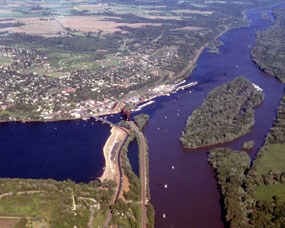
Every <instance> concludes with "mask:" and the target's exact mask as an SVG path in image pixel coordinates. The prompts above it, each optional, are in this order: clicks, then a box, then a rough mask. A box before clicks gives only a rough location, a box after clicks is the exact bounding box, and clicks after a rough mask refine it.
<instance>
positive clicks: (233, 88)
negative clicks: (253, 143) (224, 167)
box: [180, 77, 264, 149]
mask: <svg viewBox="0 0 285 228" xmlns="http://www.w3.org/2000/svg"><path fill="white" fill-rule="evenodd" d="M263 99H264V94H263V92H262V90H261V89H260V88H259V87H257V86H255V85H254V84H252V83H251V82H250V81H249V80H247V79H246V78H244V77H237V78H236V79H234V80H232V81H231V82H228V83H226V84H224V85H221V86H219V87H217V88H216V89H214V90H213V91H211V92H210V93H209V95H208V96H207V98H206V99H205V101H204V102H203V103H202V105H201V106H200V107H198V108H197V109H196V110H195V111H194V112H193V113H192V114H191V115H190V116H189V117H188V120H187V122H186V126H185V128H184V131H183V132H182V135H181V137H180V140H181V142H182V144H183V146H184V147H185V148H190V149H194V148H198V147H205V146H210V145H215V144H218V143H224V142H228V141H232V140H234V139H236V138H238V137H240V136H242V135H244V134H246V133H248V132H249V131H250V129H251V128H252V126H253V125H254V107H256V106H257V105H259V104H260V103H261V102H262V101H263Z"/></svg>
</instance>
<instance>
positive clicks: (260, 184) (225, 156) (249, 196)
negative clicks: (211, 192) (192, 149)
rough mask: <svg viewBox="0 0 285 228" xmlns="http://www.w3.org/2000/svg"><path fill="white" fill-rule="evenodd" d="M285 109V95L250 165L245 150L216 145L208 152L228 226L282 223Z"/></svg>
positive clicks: (284, 220) (284, 214)
mask: <svg viewBox="0 0 285 228" xmlns="http://www.w3.org/2000/svg"><path fill="white" fill-rule="evenodd" d="M284 113H285V96H284V97H283V99H282V101H281V103H280V106H279V109H278V111H277V119H276V121H275V123H274V126H273V127H272V129H271V130H270V132H269V133H268V135H267V137H266V139H265V144H264V146H263V147H262V148H261V149H260V150H259V152H258V155H257V158H256V159H255V161H254V162H253V165H252V167H250V158H249V156H248V155H247V154H246V153H245V152H237V151H232V150H231V149H227V148H218V149H215V150H212V151H211V152H210V154H209V162H210V163H211V165H212V166H213V168H214V169H215V172H216V178H217V179H218V182H219V184H220V189H221V193H222V195H223V208H224V211H225V218H224V219H225V221H226V223H227V226H229V227H285V156H284V155H285V115H284Z"/></svg>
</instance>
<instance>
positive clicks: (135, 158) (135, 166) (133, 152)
mask: <svg viewBox="0 0 285 228" xmlns="http://www.w3.org/2000/svg"><path fill="white" fill-rule="evenodd" d="M138 152H139V147H138V143H137V141H136V140H134V141H132V142H131V143H130V145H129V148H128V158H129V160H130V163H131V166H132V170H133V171H134V173H135V174H136V175H137V176H139V170H140V169H139V153H138Z"/></svg>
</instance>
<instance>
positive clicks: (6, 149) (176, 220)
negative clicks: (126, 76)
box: [0, 10, 283, 228]
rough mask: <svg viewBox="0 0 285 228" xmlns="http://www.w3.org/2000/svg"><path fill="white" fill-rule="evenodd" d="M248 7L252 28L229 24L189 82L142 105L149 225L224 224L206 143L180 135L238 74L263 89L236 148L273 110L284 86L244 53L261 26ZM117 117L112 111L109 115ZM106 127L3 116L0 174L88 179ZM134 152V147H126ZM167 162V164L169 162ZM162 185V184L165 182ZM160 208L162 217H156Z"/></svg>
mask: <svg viewBox="0 0 285 228" xmlns="http://www.w3.org/2000/svg"><path fill="white" fill-rule="evenodd" d="M262 11H265V10H255V11H250V12H249V13H248V17H249V19H250V20H251V21H252V24H251V27H249V28H242V29H235V30H232V31H229V32H227V33H226V34H225V35H224V36H222V37H221V38H220V40H221V41H223V43H224V45H223V46H221V47H220V48H219V49H220V54H219V55H216V54H211V53H208V52H207V50H206V51H204V52H203V54H202V55H201V57H200V58H199V60H198V67H197V68H196V69H195V71H194V72H193V74H192V75H191V77H190V78H188V79H187V83H189V82H194V81H197V82H199V84H198V85H197V86H195V87H192V88H189V89H186V90H184V91H180V92H178V93H176V94H172V95H171V96H169V97H160V98H157V99H155V101H156V102H155V103H154V104H153V105H151V106H149V107H146V108H144V110H142V112H145V113H148V114H149V115H150V116H151V118H150V121H149V123H148V125H147V126H146V127H145V129H144V133H145V135H146V137H147V139H148V143H149V154H150V190H151V202H152V203H153V205H154V208H155V210H156V217H155V219H156V227H161V228H167V227H199V228H203V227H205V228H206V227H207V228H208V227H215V228H218V227H223V222H222V219H221V217H222V215H221V207H220V203H219V201H220V194H219V191H218V186H217V182H216V180H215V178H214V172H213V170H212V168H211V167H210V165H209V164H208V163H207V153H208V151H209V149H211V148H214V147H211V148H204V149H198V150H187V149H184V148H183V147H182V146H181V144H180V142H179V137H180V134H181V131H182V130H183V128H184V124H185V121H186V120H187V117H188V115H190V114H191V113H192V112H193V110H194V109H195V108H197V107H198V106H199V105H200V104H201V103H202V101H203V99H204V98H205V96H206V95H207V94H208V93H209V91H211V90H212V89H213V88H215V87H217V86H219V85H220V84H222V83H225V82H227V81H230V80H232V79H233V78H235V77H237V76H239V75H244V76H245V77H247V78H248V79H249V80H251V81H252V82H254V83H255V84H257V85H259V86H260V87H261V88H262V89H263V90H264V93H265V100H264V102H263V103H262V104H261V105H260V106H259V107H258V108H257V110H256V114H255V119H256V123H255V126H254V127H253V129H252V131H251V132H250V133H249V134H247V135H245V136H243V137H241V138H239V139H237V140H235V141H233V142H230V143H225V144H223V145H222V146H228V147H231V148H234V149H237V150H240V149H241V146H242V143H243V142H245V141H248V140H254V141H255V147H254V148H253V149H252V150H251V151H250V152H249V155H250V156H251V157H254V156H255V154H256V151H257V150H258V148H259V147H260V146H261V145H262V143H263V141H264V137H265V135H266V133H267V132H268V130H269V129H270V127H271V126H272V123H273V119H274V118H275V116H276V109H277V107H278V104H279V101H280V99H281V97H282V93H283V86H282V84H281V83H280V82H278V81H277V80H276V79H274V78H273V77H270V76H268V75H266V74H265V73H263V72H261V71H260V70H259V69H258V68H257V67H256V66H255V65H254V64H253V63H252V61H251V60H250V54H249V53H250V48H251V46H252V45H253V42H254V40H255V33H256V31H258V30H262V29H264V28H266V27H268V26H269V25H270V24H271V23H270V22H269V21H263V20H261V19H260V18H261V12H262ZM109 119H110V120H111V121H114V122H118V121H119V116H118V115H115V116H114V117H109ZM109 133H110V128H109V127H108V126H107V125H102V124H100V123H96V122H95V123H94V121H93V120H89V121H63V122H54V123H25V124H20V123H7V124H1V126H0V177H22V178H54V179H57V180H64V179H67V178H70V179H72V180H75V181H77V182H78V181H84V182H88V181H90V180H92V179H94V178H96V177H99V176H100V175H101V174H102V167H104V158H103V154H102V148H103V146H104V143H105V141H106V139H107V138H108V136H109ZM130 151H131V154H130V155H129V158H130V160H131V164H132V166H133V168H134V170H135V171H136V170H137V171H138V156H137V154H136V151H137V147H136V146H135V144H131V148H130ZM132 151H133V152H132ZM172 166H174V169H172ZM164 184H167V185H168V188H164ZM163 213H165V214H166V218H163V217H162V215H163Z"/></svg>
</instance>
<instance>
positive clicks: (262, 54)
mask: <svg viewBox="0 0 285 228" xmlns="http://www.w3.org/2000/svg"><path fill="white" fill-rule="evenodd" d="M273 15H274V17H275V18H276V22H275V24H274V26H272V27H270V28H269V29H267V30H265V31H261V32H258V33H257V38H256V43H255V45H254V47H253V49H252V52H251V56H252V59H253V61H254V62H255V63H256V65H257V66H258V67H259V68H260V69H262V70H264V71H265V72H267V73H269V74H270V75H273V76H275V77H277V78H278V79H279V80H280V81H282V82H283V83H284V82H285V64H284V63H285V45H284V40H285V10H284V9H278V10H275V11H274V12H273Z"/></svg>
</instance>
